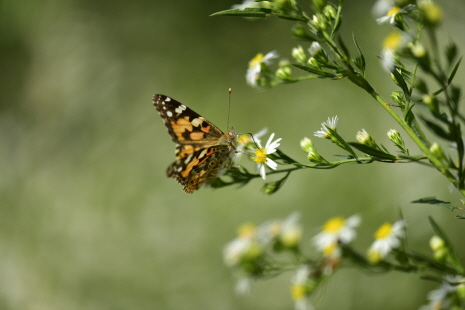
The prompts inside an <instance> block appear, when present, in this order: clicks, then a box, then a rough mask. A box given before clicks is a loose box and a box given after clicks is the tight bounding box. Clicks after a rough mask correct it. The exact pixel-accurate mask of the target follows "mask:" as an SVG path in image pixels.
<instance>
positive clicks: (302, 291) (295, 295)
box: [291, 265, 311, 310]
mask: <svg viewBox="0 0 465 310" xmlns="http://www.w3.org/2000/svg"><path fill="white" fill-rule="evenodd" d="M309 276H310V269H309V268H308V266H306V265H302V266H300V267H299V268H298V269H297V272H296V274H295V276H294V279H293V280H292V285H291V296H292V299H293V300H294V303H295V309H296V310H305V309H309V308H311V306H310V305H309V302H308V299H307V297H308V295H309V294H310V292H311V287H310V285H309Z"/></svg>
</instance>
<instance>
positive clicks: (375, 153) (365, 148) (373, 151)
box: [349, 142, 397, 161]
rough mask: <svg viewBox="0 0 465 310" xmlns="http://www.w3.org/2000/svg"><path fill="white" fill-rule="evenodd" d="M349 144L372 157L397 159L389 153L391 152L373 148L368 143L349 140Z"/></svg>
mask: <svg viewBox="0 0 465 310" xmlns="http://www.w3.org/2000/svg"><path fill="white" fill-rule="evenodd" d="M349 145H350V146H353V147H354V148H356V149H357V150H359V151H360V152H363V153H365V154H368V155H371V156H374V157H378V158H382V159H387V160H392V161H395V160H397V157H396V156H394V155H391V154H388V153H385V152H383V151H380V150H377V149H374V148H372V147H369V146H368V145H365V144H362V143H358V142H349Z"/></svg>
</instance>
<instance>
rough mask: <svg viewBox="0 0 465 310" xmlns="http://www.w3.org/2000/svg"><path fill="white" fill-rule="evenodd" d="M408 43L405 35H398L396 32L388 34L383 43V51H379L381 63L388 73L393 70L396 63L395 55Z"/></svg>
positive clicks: (408, 39) (407, 37)
mask: <svg viewBox="0 0 465 310" xmlns="http://www.w3.org/2000/svg"><path fill="white" fill-rule="evenodd" d="M409 41H410V38H409V36H408V35H407V34H406V33H399V32H397V31H395V32H392V33H391V34H389V35H388V36H387V37H386V39H384V41H383V49H382V51H381V61H382V63H383V65H384V67H385V68H386V69H387V70H388V71H392V70H393V69H394V65H395V61H396V57H397V55H396V53H397V52H398V51H399V50H401V49H403V48H404V47H405V46H406V45H407V43H408V42H409Z"/></svg>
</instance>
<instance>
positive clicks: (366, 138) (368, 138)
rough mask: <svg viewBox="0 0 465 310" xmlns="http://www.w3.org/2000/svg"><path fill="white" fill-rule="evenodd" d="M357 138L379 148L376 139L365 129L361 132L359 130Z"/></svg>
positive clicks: (365, 143) (362, 142)
mask: <svg viewBox="0 0 465 310" xmlns="http://www.w3.org/2000/svg"><path fill="white" fill-rule="evenodd" d="M355 138H356V139H357V141H358V142H360V143H361V144H364V145H367V146H369V147H372V148H374V149H379V146H378V145H377V144H376V141H375V140H374V139H373V138H372V137H371V136H370V134H369V133H368V132H367V131H366V130H365V129H362V130H360V131H359V132H357V136H356V137H355Z"/></svg>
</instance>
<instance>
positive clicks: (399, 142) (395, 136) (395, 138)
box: [387, 129, 408, 154]
mask: <svg viewBox="0 0 465 310" xmlns="http://www.w3.org/2000/svg"><path fill="white" fill-rule="evenodd" d="M387 136H388V137H389V140H391V141H392V142H393V143H394V144H395V145H396V146H397V147H398V148H399V149H400V151H401V152H402V153H404V154H408V150H407V149H406V148H405V143H404V139H402V136H401V135H400V133H399V132H398V131H397V130H395V129H389V131H388V132H387Z"/></svg>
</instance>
